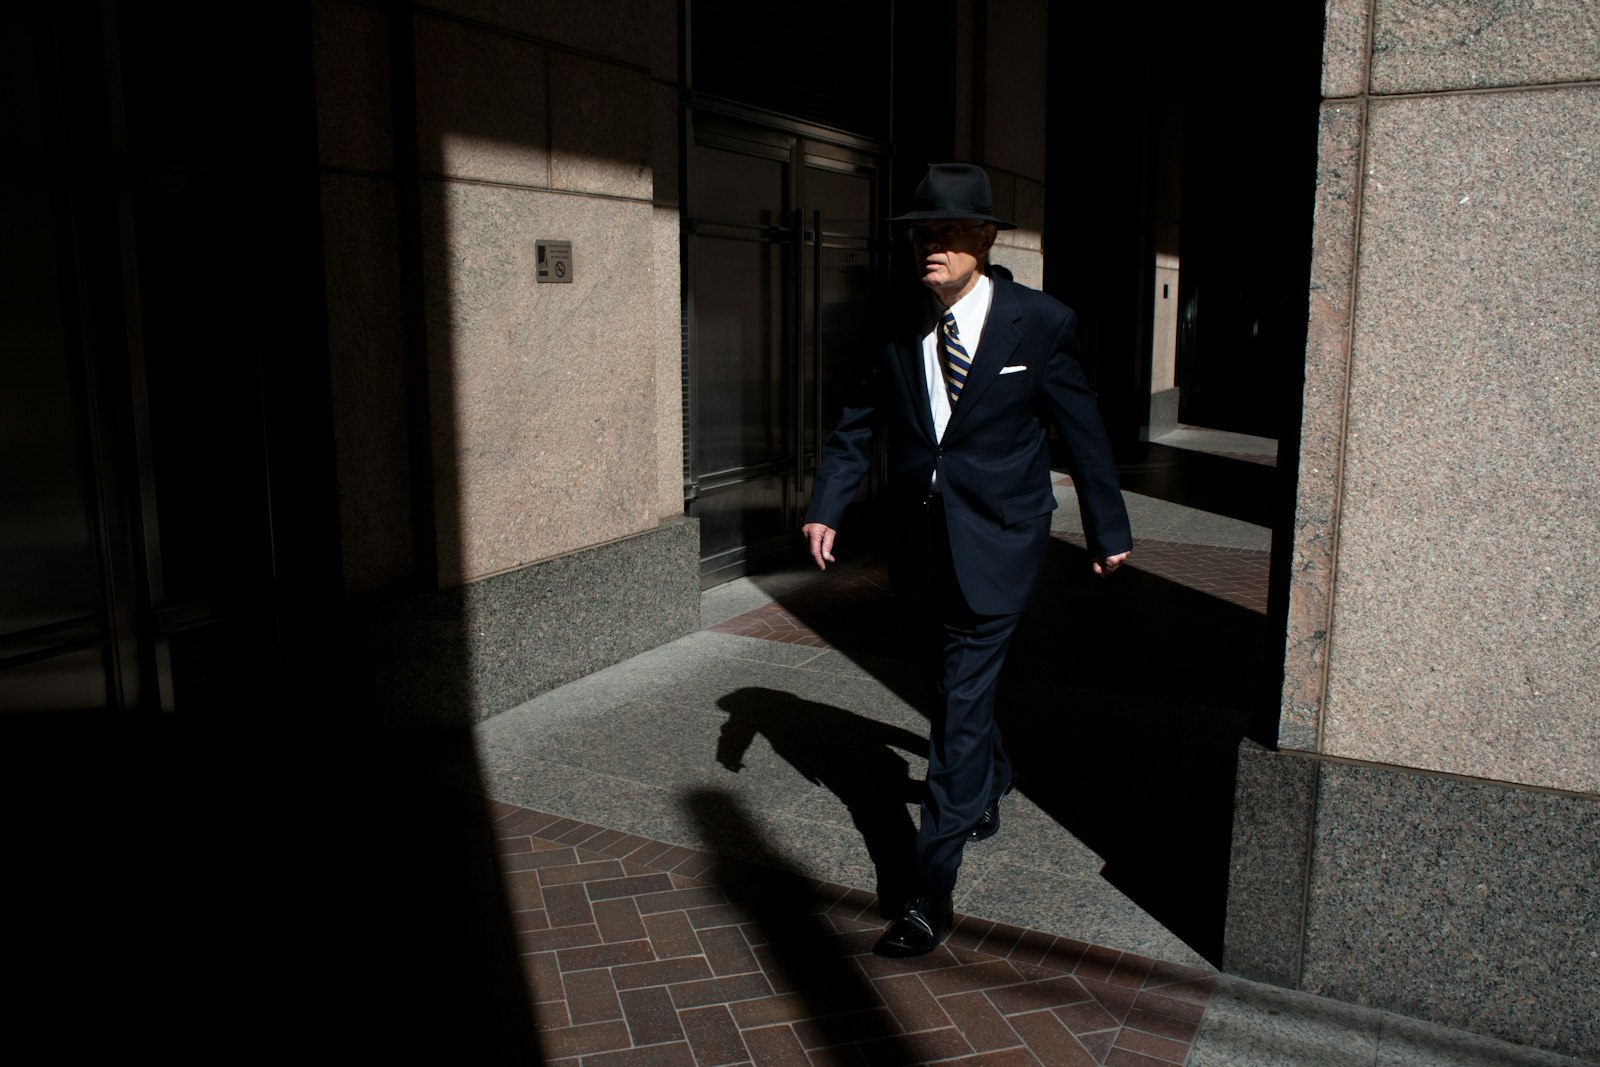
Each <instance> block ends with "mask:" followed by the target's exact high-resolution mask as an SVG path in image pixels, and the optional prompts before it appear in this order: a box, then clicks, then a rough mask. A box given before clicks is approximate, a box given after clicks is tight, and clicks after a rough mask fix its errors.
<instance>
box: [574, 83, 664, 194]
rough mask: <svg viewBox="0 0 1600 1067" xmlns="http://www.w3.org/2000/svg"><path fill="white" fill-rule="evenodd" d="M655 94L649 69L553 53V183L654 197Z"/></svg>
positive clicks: (585, 191) (611, 192)
mask: <svg viewBox="0 0 1600 1067" xmlns="http://www.w3.org/2000/svg"><path fill="white" fill-rule="evenodd" d="M653 99H654V98H653V94H652V91H651V82H650V76H649V75H648V74H646V73H645V72H643V71H639V70H633V69H630V68H628V67H620V66H617V65H615V64H612V63H604V62H601V61H598V60H594V59H589V58H588V57H586V56H579V55H572V54H570V53H566V52H555V53H553V54H552V55H551V57H550V141H551V145H550V148H551V152H550V156H551V158H550V186H551V188H554V189H567V190H571V191H574V192H583V193H599V194H602V195H604V196H627V197H638V198H641V199H649V198H650V196H651V193H652V191H653V185H654V181H655V179H654V175H653V174H652V167H651V159H650V156H651V131H652V126H653V122H652V115H653V114H654V104H653Z"/></svg>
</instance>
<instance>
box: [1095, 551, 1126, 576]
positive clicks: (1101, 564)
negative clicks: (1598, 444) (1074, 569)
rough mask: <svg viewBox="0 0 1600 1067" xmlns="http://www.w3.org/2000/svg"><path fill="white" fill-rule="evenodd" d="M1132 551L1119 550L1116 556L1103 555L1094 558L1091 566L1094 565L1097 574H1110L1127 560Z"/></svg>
mask: <svg viewBox="0 0 1600 1067" xmlns="http://www.w3.org/2000/svg"><path fill="white" fill-rule="evenodd" d="M1131 555H1133V553H1132V552H1118V553H1117V554H1116V555H1115V556H1102V557H1100V558H1099V559H1097V560H1094V561H1093V562H1092V563H1091V564H1090V566H1092V567H1094V572H1095V573H1096V574H1110V573H1111V572H1112V571H1114V570H1116V569H1117V568H1118V567H1120V566H1122V564H1123V563H1124V562H1125V561H1126V560H1127V558H1128V557H1129V556H1131Z"/></svg>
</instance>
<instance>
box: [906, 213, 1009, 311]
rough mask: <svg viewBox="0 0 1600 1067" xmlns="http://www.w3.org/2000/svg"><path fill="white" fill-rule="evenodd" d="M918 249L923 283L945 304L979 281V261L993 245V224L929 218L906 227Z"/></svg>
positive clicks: (918, 267) (967, 290)
mask: <svg viewBox="0 0 1600 1067" xmlns="http://www.w3.org/2000/svg"><path fill="white" fill-rule="evenodd" d="M906 232H907V234H908V235H909V236H910V238H911V245H912V248H913V249H915V251H916V257H917V269H918V271H920V272H921V277H922V284H923V285H926V286H927V287H928V288H929V289H932V290H933V291H934V292H935V293H936V294H938V296H939V299H940V300H942V301H944V304H945V306H946V307H949V306H950V305H951V304H954V303H955V302H956V301H957V300H960V299H961V298H962V297H964V296H966V295H967V294H968V293H969V292H971V291H972V287H973V286H974V285H976V284H977V283H978V264H979V263H981V262H982V261H983V256H984V254H985V253H986V252H988V251H989V246H990V245H992V244H994V237H995V228H994V226H993V224H991V223H987V222H980V221H978V220H977V219H929V220H927V221H926V222H921V223H918V224H916V225H914V226H910V227H908V228H907V230H906Z"/></svg>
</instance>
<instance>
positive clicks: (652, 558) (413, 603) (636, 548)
mask: <svg viewBox="0 0 1600 1067" xmlns="http://www.w3.org/2000/svg"><path fill="white" fill-rule="evenodd" d="M699 556H700V539H699V526H698V523H696V521H695V520H693V519H683V518H681V517H680V518H676V519H673V520H672V521H670V522H667V523H664V524H662V525H661V526H659V527H655V528H652V529H649V530H646V531H645V532H643V533H638V534H634V535H632V536H630V537H627V538H624V539H621V540H618V541H613V542H610V543H608V544H602V545H598V546H595V547H592V548H588V549H585V550H583V551H580V552H574V553H571V554H568V555H563V556H560V557H557V558H555V559H549V560H544V561H542V562H540V563H537V564H534V565H531V566H528V567H519V568H516V569H514V570H510V571H506V572H504V573H502V574H498V575H495V576H493V577H491V578H486V579H484V580H482V581H477V582H470V583H468V584H466V585H463V586H457V587H455V588H451V589H445V590H443V591H441V592H438V593H433V594H430V595H428V596H423V597H417V598H414V599H412V600H408V601H404V602H402V603H398V604H392V605H386V606H384V607H381V608H376V609H374V610H372V611H370V612H368V613H367V614H366V615H365V616H364V617H363V619H362V632H363V640H364V646H365V651H366V656H367V661H368V666H369V672H368V676H369V679H370V681H369V685H370V693H369V699H370V701H371V707H372V720H373V725H374V727H375V728H376V729H378V730H379V731H381V732H416V731H422V730H429V729H438V728H445V727H452V726H463V725H467V724H470V723H475V722H482V721H483V720H484V719H487V718H489V717H490V716H492V715H497V714H499V713H500V712H502V711H508V710H510V709H511V708H514V707H516V706H517V705H519V704H522V703H525V702H526V701H528V700H531V699H532V698H534V697H535V696H538V695H539V694H540V693H543V692H546V691H548V690H551V689H554V688H556V687H557V686H560V685H564V684H565V683H567V682H570V681H572V680H574V679H576V678H580V677H582V676H584V675H586V674H591V673H593V672H594V671H597V670H600V669H601V668H603V667H609V666H611V665H612V664H614V663H620V662H622V661H623V660H625V659H627V658H629V657H630V656H634V655H637V654H638V653H640V652H644V651H647V650H649V649H651V648H655V647H656V646H658V645H662V644H665V643H666V642H668V641H673V640H676V639H677V638H679V637H683V636H684V635H686V634H689V633H692V632H694V631H695V630H697V629H699V625H700V579H699Z"/></svg>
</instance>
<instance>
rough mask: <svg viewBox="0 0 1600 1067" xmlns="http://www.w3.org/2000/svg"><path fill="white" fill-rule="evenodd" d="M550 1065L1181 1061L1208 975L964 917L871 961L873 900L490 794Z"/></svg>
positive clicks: (507, 894) (1116, 1064)
mask: <svg viewBox="0 0 1600 1067" xmlns="http://www.w3.org/2000/svg"><path fill="white" fill-rule="evenodd" d="M487 818H488V820H489V823H490V828H491V833H492V841H493V849H494V851H495V853H496V854H497V856H498V865H499V867H500V869H501V872H502V874H501V878H502V883H503V896H504V900H505V907H506V908H508V909H509V915H510V919H511V925H512V928H513V931H514V932H513V934H512V937H513V939H514V942H515V946H514V952H515V953H516V957H517V960H518V962H519V963H520V965H521V968H522V972H523V975H524V976H525V985H526V987H527V989H528V991H529V994H530V997H531V1000H532V1002H533V1013H534V1018H535V1026H536V1029H537V1031H538V1033H537V1040H538V1044H539V1047H540V1049H541V1051H542V1053H543V1055H544V1057H545V1059H546V1061H547V1062H549V1063H553V1064H569V1065H572V1067H599V1065H608V1067H609V1065H621V1064H684V1065H697V1067H711V1065H720V1064H757V1065H763V1067H765V1065H768V1064H772V1065H780V1064H805V1065H822V1064H872V1065H879V1064H920V1063H950V1064H995V1065H1001V1064H1084V1065H1088V1064H1098V1065H1108V1067H1135V1065H1157V1064H1175V1063H1182V1062H1183V1060H1184V1058H1185V1056H1186V1055H1187V1054H1188V1050H1189V1046H1190V1043H1191V1042H1192V1040H1193V1038H1194V1035H1195V1030H1196V1025H1197V1024H1198V1022H1199V1020H1200V1017H1201V1014H1202V1013H1203V1011H1204V1010H1205V1006H1206V1003H1207V1001H1208V1000H1209V998H1210V996H1211V992H1212V988H1213V984H1214V981H1215V979H1214V977H1212V976H1210V975H1209V974H1208V973H1206V972H1204V971H1200V970H1197V969H1194V968H1189V967H1182V966H1177V965H1173V964H1168V963H1163V962H1160V961H1157V960H1151V959H1145V958H1143V957H1139V956H1135V955H1132V954H1128V953H1122V952H1118V951H1116V950H1114V949H1108V948H1103V947H1100V946H1096V945H1088V944H1084V943H1082V942H1079V941H1073V940H1071V939H1068V938H1063V937H1056V936H1053V935H1049V934H1043V933H1039V932H1036V931H1029V930H1023V929H1019V928H1016V927H1011V926H1004V925H999V924H995V923H992V922H986V921H984V920H982V919H980V918H977V917H975V916H963V917H960V918H959V923H958V926H957V928H956V930H955V932H954V933H953V934H952V935H951V937H950V939H949V941H948V942H947V943H946V944H945V945H944V946H941V947H940V948H939V949H937V950H936V951H935V952H933V953H931V954H929V955H928V956H924V957H921V958H918V959H912V960H890V959H883V958H880V957H877V956H874V955H872V954H871V947H872V944H873V942H874V941H875V940H876V939H877V937H878V934H879V931H880V929H881V927H882V925H883V923H882V920H881V919H879V918H878V915H877V900H876V898H875V897H873V896H872V895H871V894H869V893H865V892H862V891H859V890H852V889H847V888H845V887H843V886H838V885H833V884H829V883H825V882H817V881H814V880H809V879H804V878H801V877H799V876H796V875H794V874H792V873H785V872H782V871H777V870H770V869H764V868H761V867H759V866H756V865H753V864H747V863H744V862H742V861H736V860H729V859H725V858H718V857H715V856H712V855H709V854H706V853H703V852H696V851H693V850H690V849H685V848H678V847H674V846H670V845H666V844H662V843H661V842H656V841H649V840H646V839H644V838H641V837H637V836H633V835H628V834H623V833H621V832H619V831H615V830H606V829H602V828H600V827H597V826H590V825H587V824H583V823H578V822H575V821H573V820H570V819H563V818H559V817H557V816H553V815H547V814H542V813H540V812H536V811H531V810H528V809H526V808H519V807H516V806H513V805H509V804H503V803H497V802H487Z"/></svg>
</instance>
